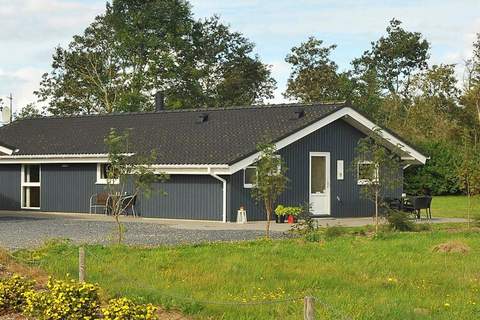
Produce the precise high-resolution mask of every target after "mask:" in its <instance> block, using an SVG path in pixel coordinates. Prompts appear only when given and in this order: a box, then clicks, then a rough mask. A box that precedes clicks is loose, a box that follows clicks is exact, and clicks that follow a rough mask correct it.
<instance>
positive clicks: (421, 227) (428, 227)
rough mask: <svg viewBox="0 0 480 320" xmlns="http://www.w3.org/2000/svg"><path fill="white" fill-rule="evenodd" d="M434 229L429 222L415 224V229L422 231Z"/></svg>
mask: <svg viewBox="0 0 480 320" xmlns="http://www.w3.org/2000/svg"><path fill="white" fill-rule="evenodd" d="M431 230H432V225H431V224H429V223H418V224H416V225H415V231H418V232H421V231H431Z"/></svg>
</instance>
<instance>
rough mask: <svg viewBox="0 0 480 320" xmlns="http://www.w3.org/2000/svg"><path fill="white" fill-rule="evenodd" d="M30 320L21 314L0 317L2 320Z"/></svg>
mask: <svg viewBox="0 0 480 320" xmlns="http://www.w3.org/2000/svg"><path fill="white" fill-rule="evenodd" d="M26 319H28V318H26V317H24V316H22V315H21V314H6V315H4V316H0V320H26Z"/></svg>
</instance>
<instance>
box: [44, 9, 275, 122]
mask: <svg viewBox="0 0 480 320" xmlns="http://www.w3.org/2000/svg"><path fill="white" fill-rule="evenodd" d="M254 47H255V46H254V44H253V43H252V42H251V41H249V40H248V39H247V38H245V37H244V36H243V35H242V34H240V33H238V32H234V31H231V30H230V27H229V26H227V25H225V24H223V23H221V22H220V20H219V18H218V17H216V16H214V17H210V18H207V19H202V20H196V19H194V17H193V14H192V11H191V7H190V4H189V3H188V2H187V1H180V0H153V1H131V0H117V1H113V2H112V3H107V6H106V11H105V13H103V14H101V15H99V16H97V17H96V18H95V20H94V21H93V22H92V23H91V24H90V25H89V26H88V27H87V28H86V29H85V31H84V33H83V34H81V35H77V36H75V37H74V38H73V40H72V41H71V42H70V43H69V45H68V47H66V48H62V47H58V48H56V50H55V52H54V54H53V63H52V70H51V72H50V73H45V74H44V75H43V78H42V81H41V83H40V89H39V90H38V91H37V92H36V94H37V96H38V98H39V99H40V100H41V101H45V102H48V104H49V107H48V111H49V112H51V113H53V114H84V113H109V112H125V111H140V110H152V109H153V105H154V96H153V95H152V92H154V91H157V90H161V91H163V93H164V95H165V98H166V107H167V108H197V107H203V106H209V107H218V106H222V107H225V106H231V105H250V104H253V103H258V102H261V101H262V100H263V99H265V98H271V97H272V94H273V90H274V89H275V80H274V79H273V78H272V77H271V74H270V68H269V67H268V66H267V65H265V64H264V63H262V62H261V61H260V59H259V57H258V56H256V55H254V54H253V50H254Z"/></svg>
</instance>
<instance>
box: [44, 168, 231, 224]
mask: <svg viewBox="0 0 480 320" xmlns="http://www.w3.org/2000/svg"><path fill="white" fill-rule="evenodd" d="M96 168H97V167H96V164H69V165H56V164H52V165H50V164H49V165H42V186H41V188H42V189H41V193H42V198H41V210H42V211H57V212H62V211H63V212H88V205H89V199H90V196H91V195H92V194H94V193H97V192H102V191H104V190H105V187H106V186H105V185H98V184H95V182H96V179H97V176H96V175H97V171H96V170H97V169H96ZM129 189H130V190H128V191H131V189H132V188H131V186H129ZM162 191H164V192H166V195H163V192H162ZM137 213H138V214H139V215H141V216H143V217H155V218H172V219H193V220H222V184H221V182H220V181H218V180H216V179H214V178H213V177H211V176H187V175H173V176H171V177H170V179H169V180H168V181H166V182H164V183H156V184H154V185H153V191H152V194H151V196H150V197H146V196H143V195H141V196H140V197H139V199H138V201H137Z"/></svg>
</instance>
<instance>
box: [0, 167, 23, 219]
mask: <svg viewBox="0 0 480 320" xmlns="http://www.w3.org/2000/svg"><path fill="white" fill-rule="evenodd" d="M20 172H21V167H20V165H17V164H2V165H0V210H19V209H20V204H21V203H20V202H21V199H20V197H21V195H20V175H21V173H20Z"/></svg>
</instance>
